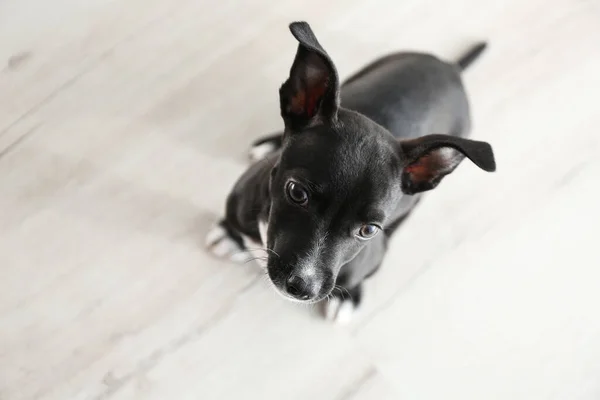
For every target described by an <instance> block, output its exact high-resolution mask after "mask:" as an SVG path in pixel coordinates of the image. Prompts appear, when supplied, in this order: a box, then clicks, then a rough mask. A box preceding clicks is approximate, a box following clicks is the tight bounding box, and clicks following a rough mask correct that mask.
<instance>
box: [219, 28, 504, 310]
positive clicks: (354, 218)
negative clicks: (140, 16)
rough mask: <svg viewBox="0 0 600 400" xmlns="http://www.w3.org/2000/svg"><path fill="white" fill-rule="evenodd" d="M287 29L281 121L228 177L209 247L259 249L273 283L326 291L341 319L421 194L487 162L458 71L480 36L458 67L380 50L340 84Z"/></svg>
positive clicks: (294, 292) (222, 252) (223, 252)
mask: <svg viewBox="0 0 600 400" xmlns="http://www.w3.org/2000/svg"><path fill="white" fill-rule="evenodd" d="M290 30H291V32H292V34H293V35H294V37H295V38H296V39H297V40H298V42H299V46H298V51H297V53H296V58H295V60H294V63H293V65H292V68H291V71H290V76H289V78H288V80H287V81H286V82H285V83H284V84H283V85H282V86H281V89H280V90H279V96H280V104H281V115H282V117H283V121H284V123H285V130H284V132H282V133H281V134H277V135H275V136H271V137H268V138H265V139H263V140H261V141H259V142H257V143H256V144H255V146H254V148H253V150H252V151H251V155H252V154H253V155H254V156H255V157H257V156H258V155H259V154H260V156H261V157H264V158H263V159H262V160H261V161H260V162H257V163H255V164H254V165H252V166H251V167H250V168H249V169H248V170H247V171H246V172H245V173H244V174H243V175H242V177H241V178H240V179H239V180H238V182H237V183H236V185H235V187H234V188H233V191H232V192H231V194H230V195H229V198H228V200H227V205H226V214H225V219H223V220H222V221H221V222H220V223H219V224H218V225H217V226H216V227H215V229H214V230H213V231H211V232H210V233H209V235H208V237H207V245H208V246H209V248H211V249H212V251H213V252H214V253H215V254H217V255H219V256H229V257H230V258H231V259H237V260H243V259H246V258H247V255H246V254H244V250H245V249H247V248H250V247H253V246H254V247H255V246H256V244H254V245H252V244H250V243H251V242H254V243H257V244H258V245H259V246H264V248H265V249H266V252H267V254H266V255H267V257H265V260H266V263H265V264H266V265H265V266H266V269H267V272H268V275H269V278H270V280H271V281H272V283H273V285H274V286H275V288H276V289H277V291H278V292H280V293H281V294H282V295H283V296H285V297H286V298H288V299H291V300H296V301H299V302H306V303H312V302H317V301H320V300H323V299H325V298H326V297H330V301H329V302H327V303H326V310H325V314H326V316H327V317H328V318H330V319H334V320H338V321H342V320H346V319H347V317H348V316H350V315H351V313H352V311H353V310H354V309H355V308H356V307H357V306H358V305H359V303H360V299H361V283H362V281H363V280H364V279H365V278H367V277H369V276H370V275H372V274H373V273H374V272H375V271H376V270H377V268H378V267H379V265H380V264H381V262H382V260H383V257H384V254H385V252H386V245H387V241H388V239H389V237H390V235H391V234H392V232H393V231H394V230H395V229H396V228H397V227H398V225H400V223H401V222H402V221H403V219H404V218H405V217H406V216H407V215H408V213H409V212H410V211H411V210H412V209H413V207H414V206H415V204H417V202H418V201H419V197H420V193H422V192H425V191H427V190H430V189H433V188H435V187H436V186H437V185H438V184H439V183H440V181H441V180H442V178H443V177H444V176H446V175H448V174H449V173H451V172H452V171H453V170H454V169H455V168H456V167H457V166H458V164H459V163H460V162H461V161H462V160H463V158H464V157H465V156H466V157H467V158H469V159H470V160H471V161H472V162H473V163H474V164H475V165H477V166H478V167H479V168H481V169H483V170H485V171H494V170H495V161H494V155H493V152H492V148H491V146H490V145H489V144H487V143H484V142H477V141H473V140H469V139H465V138H464V137H465V136H466V135H467V133H468V131H469V129H470V117H469V104H468V101H467V97H466V94H465V91H464V88H463V84H462V82H461V77H460V71H461V70H463V69H464V68H466V67H467V66H468V65H469V64H470V63H471V62H472V61H473V60H474V59H475V58H477V56H478V55H479V54H480V53H481V52H482V51H483V49H484V47H485V44H480V45H478V46H477V47H475V48H474V49H473V50H472V51H471V52H469V53H468V54H467V55H465V56H464V57H463V58H462V59H461V60H460V61H459V62H458V63H457V64H449V63H446V62H443V61H440V60H439V59H437V58H436V57H433V56H431V55H428V54H421V53H398V54H394V55H391V56H387V57H385V58H382V59H380V60H377V61H375V62H374V63H372V64H370V65H368V66H367V67H366V68H364V69H363V70H361V71H360V72H358V73H356V74H355V75H353V76H352V77H350V78H349V79H348V80H346V82H345V83H344V84H343V85H341V86H340V83H339V80H338V75H337V71H336V68H335V66H334V64H333V62H332V61H331V59H330V58H329V56H328V55H327V53H326V52H325V50H323V48H322V47H321V45H320V44H319V42H318V41H317V39H316V37H315V36H314V34H313V32H312V30H311V28H310V26H309V25H308V24H307V23H305V22H296V23H292V24H291V25H290ZM261 153H262V154H261ZM334 288H338V289H340V290H338V291H334Z"/></svg>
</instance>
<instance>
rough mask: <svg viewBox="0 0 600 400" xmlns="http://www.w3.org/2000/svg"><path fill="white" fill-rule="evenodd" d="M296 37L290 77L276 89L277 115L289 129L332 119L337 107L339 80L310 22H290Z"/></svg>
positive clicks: (335, 114) (298, 128)
mask: <svg viewBox="0 0 600 400" xmlns="http://www.w3.org/2000/svg"><path fill="white" fill-rule="evenodd" d="M290 31H291V32H292V34H293V35H294V37H295V38H296V39H297V40H298V42H299V45H298V50H297V52H296V58H295V59H294V63H293V65H292V68H291V70H290V77H289V78H288V80H287V81H286V82H285V83H284V84H283V85H282V86H281V89H279V100H280V105H281V116H282V117H283V119H284V121H285V124H286V126H288V127H289V128H290V129H291V130H301V129H303V128H305V127H306V126H310V125H312V124H314V123H315V122H318V121H322V122H324V121H325V120H331V119H334V118H336V116H337V110H338V108H339V79H338V75H337V71H336V69H335V66H334V65H333V62H332V61H331V59H330V58H329V56H328V55H327V53H326V52H325V50H324V49H323V47H321V45H320V44H319V42H318V41H317V38H316V37H315V34H314V33H313V31H312V29H311V28H310V25H308V24H307V23H306V22H294V23H292V24H290Z"/></svg>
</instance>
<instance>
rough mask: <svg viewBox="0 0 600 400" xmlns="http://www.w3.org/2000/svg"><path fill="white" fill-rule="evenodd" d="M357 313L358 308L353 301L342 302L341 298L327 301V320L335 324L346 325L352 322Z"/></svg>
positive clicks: (325, 310)
mask: <svg viewBox="0 0 600 400" xmlns="http://www.w3.org/2000/svg"><path fill="white" fill-rule="evenodd" d="M355 312H356V307H354V303H352V301H351V300H349V299H345V300H342V299H341V298H339V297H332V298H330V299H329V300H325V309H324V314H325V319H326V320H328V321H331V322H335V323H336V324H339V325H346V324H348V323H349V322H350V321H352V317H353V316H354V313H355Z"/></svg>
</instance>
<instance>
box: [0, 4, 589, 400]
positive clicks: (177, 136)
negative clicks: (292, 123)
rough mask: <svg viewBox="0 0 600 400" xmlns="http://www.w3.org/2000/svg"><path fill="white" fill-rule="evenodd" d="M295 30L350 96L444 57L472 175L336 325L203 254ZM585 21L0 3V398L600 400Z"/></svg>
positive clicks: (543, 8) (396, 248) (435, 8)
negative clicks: (331, 63) (486, 150)
mask: <svg viewBox="0 0 600 400" xmlns="http://www.w3.org/2000/svg"><path fill="white" fill-rule="evenodd" d="M300 19H306V20H308V21H309V22H310V23H311V25H312V26H313V28H314V30H315V31H316V33H317V35H318V36H319V39H320V41H321V43H322V44H323V45H324V47H325V48H326V49H327V50H328V51H329V53H330V55H331V56H332V58H333V59H334V60H335V62H336V63H337V66H338V69H339V72H340V75H341V76H342V77H346V76H348V75H350V74H351V73H352V72H354V71H355V70H356V69H357V68H359V67H360V66H361V65H363V64H364V63H366V62H368V61H370V60H372V59H373V58H374V57H377V56H379V55H382V54H384V53H387V52H388V51H393V50H396V49H418V50H427V51H431V52H434V53H436V54H438V55H440V56H441V57H444V58H446V59H453V58H456V57H457V56H458V55H459V54H460V53H461V52H462V51H463V50H464V49H466V48H467V47H468V46H470V45H471V44H472V43H474V42H475V41H478V40H481V39H486V40H489V42H490V48H489V51H488V52H487V53H486V54H485V56H484V57H482V58H481V60H480V61H478V62H477V64H476V65H474V66H473V68H472V69H471V70H469V71H468V72H467V73H466V74H465V82H466V85H467V89H468V91H469V94H470V98H471V102H472V107H473V114H474V132H473V136H474V137H476V138H478V139H480V140H486V141H489V142H490V143H492V144H493V146H494V149H495V152H496V157H497V163H498V171H497V172H496V173H495V174H486V173H484V172H481V171H479V170H478V169H477V168H475V167H473V166H472V165H468V164H467V163H464V165H462V166H461V167H460V168H459V169H458V170H457V171H456V172H455V173H454V174H453V176H452V177H449V178H447V180H445V181H444V183H443V184H442V185H441V186H440V187H439V189H437V190H436V191H435V192H432V193H431V194H429V195H428V196H427V197H426V199H425V200H424V202H423V203H422V204H421V205H420V206H419V210H418V212H417V213H415V214H414V215H413V217H411V219H410V220H409V221H408V222H407V225H406V226H405V228H404V229H402V230H401V231H400V232H398V234H397V235H396V236H395V237H394V239H393V242H392V246H391V250H390V253H389V256H388V258H387V261H386V263H385V264H384V266H383V268H382V270H381V271H380V273H379V274H377V275H376V276H375V277H374V278H373V279H371V280H370V281H369V282H368V285H367V288H366V294H365V302H364V307H363V308H362V309H361V311H360V313H359V314H358V315H357V316H356V318H355V320H354V321H353V322H352V323H351V324H350V325H349V326H345V327H340V326H335V325H332V324H329V323H327V322H325V321H323V320H322V319H320V317H319V314H318V310H317V309H316V308H314V307H313V308H311V307H302V306H298V305H294V304H292V303H288V302H286V301H285V300H283V299H281V298H280V297H279V296H278V295H277V294H275V293H274V291H273V290H272V289H271V288H270V287H269V285H268V284H267V283H266V282H265V281H264V280H263V277H262V275H261V273H260V272H259V270H258V268H256V267H255V266H253V265H250V264H248V265H243V266H240V265H234V264H231V263H228V262H223V261H218V260H216V259H214V258H213V257H211V256H210V255H208V254H207V253H206V251H205V250H204V248H203V246H202V243H203V237H204V235H205V233H206V231H207V230H208V229H209V227H210V225H211V224H212V223H213V222H214V221H215V220H216V218H217V217H218V216H219V215H220V214H221V213H222V211H223V204H224V198H225V196H226V195H227V193H228V191H229V189H230V188H231V186H232V184H233V182H234V181H235V179H236V177H237V176H238V175H239V174H240V173H241V172H242V171H243V170H244V168H245V167H246V162H247V161H246V154H247V153H246V152H247V148H248V145H249V143H250V142H251V141H252V140H253V139H255V138H257V137H259V136H260V135H262V134H264V133H269V132H271V131H273V130H275V129H279V127H280V126H281V121H280V119H279V111H278V97H277V90H278V88H279V85H280V84H281V83H282V80H283V79H284V78H285V76H286V74H287V73H288V70H289V67H290V63H291V60H292V59H293V56H294V53H295V41H294V40H293V38H292V37H291V35H290V34H289V33H288V31H287V24H288V23H289V22H291V21H293V20H300ZM599 43H600V3H598V2H594V1H583V0H550V1H548V0H527V1H521V0H501V1H497V2H494V3H493V4H492V2H480V1H476V0H455V1H453V2H451V4H449V3H448V2H444V1H441V0H437V1H417V0H408V1H401V2H399V1H397V0H373V1H364V0H360V1H359V0H343V1H342V0H331V1H327V2H322V1H319V0H308V1H307V0H304V1H296V2H284V1H281V2H274V1H268V0H256V1H253V2H242V1H239V0H237V1H236V0H222V1H221V2H218V3H217V2H209V1H198V0H179V1H168V0H122V1H111V0H88V1H79V0H56V1H53V2H48V1H41V0H4V1H2V2H0V399H2V400H25V399H27V400H30V399H40V400H51V399H52V400H66V399H68V400H71V399H74V400H75V399H76V400H83V399H89V400H105V399H106V400H124V399H144V400H153V399H160V400H165V399H177V400H184V399H233V398H240V397H243V398H249V399H306V398H312V399H353V400H356V399H436V400H437V399H461V400H464V399H490V400H491V399H527V400H531V399H536V400H537V399H540V400H545V399H569V400H580V399H590V400H591V399H595V400H597V399H599V398H600V379H599V377H600V312H599V311H598V307H599V305H600V256H599V255H598V251H597V249H596V248H595V246H597V245H598V244H597V240H596V239H594V235H593V234H595V236H596V237H597V235H598V226H599V225H600V212H599V211H598V205H599V203H600V194H599V193H600V192H599V189H598V182H599V180H598V178H599V176H600V158H599V157H598V156H597V154H598V152H599V151H600V139H599V138H600V133H599V131H598V126H600V112H599V111H598V104H599V103H600V74H599V73H598V71H600V47H598V46H599V45H598V44H599Z"/></svg>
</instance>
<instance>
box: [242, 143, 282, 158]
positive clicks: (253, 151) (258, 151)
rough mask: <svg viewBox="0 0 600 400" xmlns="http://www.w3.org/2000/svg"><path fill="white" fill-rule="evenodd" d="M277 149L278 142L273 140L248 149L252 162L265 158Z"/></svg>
mask: <svg viewBox="0 0 600 400" xmlns="http://www.w3.org/2000/svg"><path fill="white" fill-rule="evenodd" d="M277 149H278V146H277V143H275V142H273V141H267V142H262V143H259V144H256V145H254V146H252V147H251V148H250V151H248V157H249V158H250V161H251V162H256V161H259V160H262V159H264V158H265V157H266V156H268V155H269V154H271V153H272V152H274V151H275V150H277Z"/></svg>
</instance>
